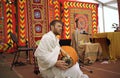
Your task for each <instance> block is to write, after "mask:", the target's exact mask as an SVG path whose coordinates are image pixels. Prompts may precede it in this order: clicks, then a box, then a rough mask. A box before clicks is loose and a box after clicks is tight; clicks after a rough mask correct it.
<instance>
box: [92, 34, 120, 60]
mask: <svg viewBox="0 0 120 78" xmlns="http://www.w3.org/2000/svg"><path fill="white" fill-rule="evenodd" d="M94 37H98V38H102V37H104V38H105V37H107V38H108V39H109V40H110V43H111V44H110V45H109V53H110V59H113V60H116V58H117V57H120V45H119V42H120V32H107V33H97V34H95V35H94Z"/></svg>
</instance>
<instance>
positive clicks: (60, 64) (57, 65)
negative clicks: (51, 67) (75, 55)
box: [55, 60, 69, 70]
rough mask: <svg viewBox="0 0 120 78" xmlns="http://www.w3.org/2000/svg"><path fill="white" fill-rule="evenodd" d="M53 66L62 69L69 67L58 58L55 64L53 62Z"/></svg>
mask: <svg viewBox="0 0 120 78" xmlns="http://www.w3.org/2000/svg"><path fill="white" fill-rule="evenodd" d="M55 66H56V67H58V68H60V69H62V70H65V69H68V68H69V67H68V64H67V63H65V61H63V60H58V61H57V62H56V64H55Z"/></svg>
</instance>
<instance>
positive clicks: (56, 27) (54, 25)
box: [50, 20, 63, 35]
mask: <svg viewBox="0 0 120 78" xmlns="http://www.w3.org/2000/svg"><path fill="white" fill-rule="evenodd" d="M50 28H51V31H53V33H54V34H55V35H61V33H62V28H63V22H62V21H60V20H53V21H52V22H51V23H50Z"/></svg>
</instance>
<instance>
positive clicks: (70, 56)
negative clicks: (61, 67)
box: [58, 46, 78, 67]
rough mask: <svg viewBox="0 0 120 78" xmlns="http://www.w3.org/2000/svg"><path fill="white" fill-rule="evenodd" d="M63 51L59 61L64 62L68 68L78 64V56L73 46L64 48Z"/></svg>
mask: <svg viewBox="0 0 120 78" xmlns="http://www.w3.org/2000/svg"><path fill="white" fill-rule="evenodd" d="M61 49H62V50H61V53H60V55H59V58H58V59H60V60H64V61H65V62H66V63H67V64H68V67H71V66H73V65H74V64H76V62H77V61H78V55H77V52H76V51H75V49H74V48H73V47H71V46H62V47H61ZM63 51H64V52H63Z"/></svg>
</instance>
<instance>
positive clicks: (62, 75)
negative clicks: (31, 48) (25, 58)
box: [34, 31, 88, 78]
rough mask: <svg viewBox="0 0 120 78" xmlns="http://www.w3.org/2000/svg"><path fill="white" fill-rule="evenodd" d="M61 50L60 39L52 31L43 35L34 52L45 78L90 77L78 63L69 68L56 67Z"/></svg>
mask: <svg viewBox="0 0 120 78" xmlns="http://www.w3.org/2000/svg"><path fill="white" fill-rule="evenodd" d="M59 52H60V45H59V39H58V38H56V37H55V35H54V34H53V32H52V31H50V32H48V33H47V34H45V35H44V36H43V37H42V39H41V41H40V44H39V45H38V48H37V49H36V51H35V53H34V55H35V57H36V58H37V61H38V66H39V70H40V73H41V75H42V76H43V78H68V77H69V78H88V76H87V75H84V74H83V72H82V71H81V70H80V68H79V64H78V63H76V64H75V65H74V66H72V67H71V68H69V69H67V70H61V69H59V68H57V67H55V66H54V65H55V63H56V62H57V59H58V55H59Z"/></svg>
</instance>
